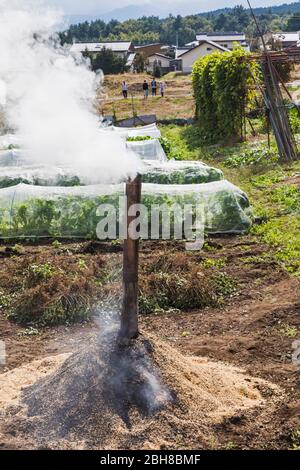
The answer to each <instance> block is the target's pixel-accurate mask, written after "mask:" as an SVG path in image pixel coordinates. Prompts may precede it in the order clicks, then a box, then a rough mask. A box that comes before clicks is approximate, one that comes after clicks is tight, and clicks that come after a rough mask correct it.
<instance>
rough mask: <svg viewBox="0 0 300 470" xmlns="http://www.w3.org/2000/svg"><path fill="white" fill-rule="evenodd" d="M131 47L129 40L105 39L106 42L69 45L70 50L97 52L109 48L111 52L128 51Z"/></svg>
mask: <svg viewBox="0 0 300 470" xmlns="http://www.w3.org/2000/svg"><path fill="white" fill-rule="evenodd" d="M131 47H132V43H131V42H129V41H128V42H125V41H107V42H78V43H74V44H73V45H72V47H71V52H84V51H86V50H87V51H88V52H99V51H101V50H102V49H104V48H105V49H111V50H112V51H113V52H128V51H129V50H130V48H131Z"/></svg>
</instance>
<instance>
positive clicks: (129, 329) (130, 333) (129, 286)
mask: <svg viewBox="0 0 300 470" xmlns="http://www.w3.org/2000/svg"><path fill="white" fill-rule="evenodd" d="M141 189H142V179H141V176H140V175H138V176H136V178H135V179H134V180H131V179H129V180H128V181H127V183H126V196H127V202H126V205H127V207H126V211H127V222H126V237H125V239H124V247H123V308H122V314H121V327H120V332H119V338H120V339H123V340H131V339H134V338H136V337H137V336H138V334H139V330H138V263H139V239H137V240H132V238H131V237H130V235H129V226H130V223H131V222H132V221H133V220H134V219H135V216H129V215H128V210H129V208H130V207H131V206H132V205H133V204H140V202H141Z"/></svg>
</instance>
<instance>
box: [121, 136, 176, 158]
mask: <svg viewBox="0 0 300 470" xmlns="http://www.w3.org/2000/svg"><path fill="white" fill-rule="evenodd" d="M126 147H127V148H128V149H129V150H131V151H132V152H135V153H136V154H137V155H139V156H140V157H141V158H142V159H143V160H156V161H158V162H166V161H167V160H168V159H167V156H166V154H165V152H164V149H163V148H162V146H161V143H160V141H159V140H158V139H150V140H140V141H137V140H135V141H128V142H126Z"/></svg>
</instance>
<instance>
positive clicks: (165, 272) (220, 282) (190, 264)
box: [139, 253, 236, 314]
mask: <svg viewBox="0 0 300 470" xmlns="http://www.w3.org/2000/svg"><path fill="white" fill-rule="evenodd" d="M139 285H140V301H139V302H140V312H141V313H145V314H148V313H152V312H154V311H157V310H169V309H179V310H192V309H196V308H205V307H208V306H219V305H220V304H221V303H222V302H223V301H224V297H226V296H228V295H230V294H232V292H233V291H234V290H235V288H236V282H235V280H234V279H233V278H231V276H229V275H228V274H227V273H226V272H224V271H223V272H222V271H220V270H219V268H218V267H217V266H210V267H204V266H201V263H200V262H199V261H198V260H197V259H195V258H193V257H192V256H189V255H188V254H187V253H180V254H178V253H177V254H170V255H168V256H166V257H162V256H158V257H157V258H156V259H155V258H154V259H153V257H151V261H149V262H148V261H147V260H146V261H145V262H144V264H143V266H142V273H141V276H140V282H139Z"/></svg>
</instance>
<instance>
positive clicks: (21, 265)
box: [0, 253, 106, 326]
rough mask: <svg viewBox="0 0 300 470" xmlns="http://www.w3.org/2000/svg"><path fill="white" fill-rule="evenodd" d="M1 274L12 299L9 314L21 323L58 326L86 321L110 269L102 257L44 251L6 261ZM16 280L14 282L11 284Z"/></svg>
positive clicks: (8, 297)
mask: <svg viewBox="0 0 300 470" xmlns="http://www.w3.org/2000/svg"><path fill="white" fill-rule="evenodd" d="M6 263H8V264H9V265H10V267H11V270H10V277H9V278H7V276H2V275H1V276H0V282H1V287H2V288H5V293H6V297H7V299H8V300H9V302H8V305H7V311H6V315H7V317H8V318H9V319H11V320H13V321H15V322H17V323H20V324H27V325H28V324H34V325H40V326H45V325H57V324H63V323H72V322H75V321H82V320H86V319H87V318H88V317H89V316H90V314H91V312H92V309H93V305H94V303H95V302H96V300H97V299H98V298H99V296H101V292H102V288H101V286H102V282H103V283H104V282H105V276H106V268H105V263H104V261H103V259H102V257H101V256H99V255H95V256H93V257H86V258H84V257H81V256H77V255H74V254H72V255H71V256H70V255H69V254H60V255H57V254H54V255H53V253H51V255H50V253H48V254H45V253H44V254H40V255H38V256H27V257H26V258H25V257H24V258H15V259H14V265H13V264H12V260H11V259H10V260H6ZM12 279H14V283H13V285H11V286H9V281H10V283H11V281H12Z"/></svg>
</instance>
